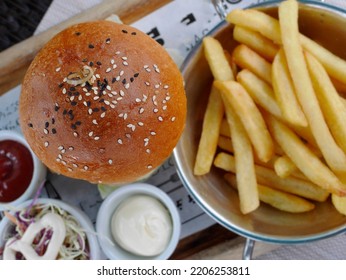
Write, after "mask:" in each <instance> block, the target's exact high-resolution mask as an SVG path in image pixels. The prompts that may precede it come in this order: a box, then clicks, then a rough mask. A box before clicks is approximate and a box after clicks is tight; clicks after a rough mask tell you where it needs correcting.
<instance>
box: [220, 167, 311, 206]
mask: <svg viewBox="0 0 346 280" xmlns="http://www.w3.org/2000/svg"><path fill="white" fill-rule="evenodd" d="M225 179H226V181H227V182H228V183H229V184H230V185H231V186H232V187H233V188H235V189H237V188H238V187H237V182H236V177H235V175H234V174H231V173H226V174H225ZM257 187H258V193H259V198H260V200H261V201H262V202H264V203H267V204H269V205H271V206H272V207H274V208H277V209H279V210H281V211H285V212H290V213H304V212H308V211H311V210H313V209H314V208H315V204H313V203H311V202H309V201H308V200H306V199H303V198H301V197H299V196H295V195H292V194H289V193H285V192H282V191H279V190H276V189H273V188H270V187H267V186H264V185H261V184H259V185H258V186H257Z"/></svg>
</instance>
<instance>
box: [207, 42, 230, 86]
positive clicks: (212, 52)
mask: <svg viewBox="0 0 346 280" xmlns="http://www.w3.org/2000/svg"><path fill="white" fill-rule="evenodd" d="M203 47H204V53H205V57H206V59H207V61H208V64H209V67H210V69H211V72H212V74H213V76H214V78H215V79H216V80H221V81H227V80H234V76H233V72H232V69H231V67H230V66H229V64H228V61H227V58H226V56H225V53H224V50H223V47H222V46H221V44H220V42H219V41H218V40H216V39H215V38H213V37H210V36H206V37H204V38H203Z"/></svg>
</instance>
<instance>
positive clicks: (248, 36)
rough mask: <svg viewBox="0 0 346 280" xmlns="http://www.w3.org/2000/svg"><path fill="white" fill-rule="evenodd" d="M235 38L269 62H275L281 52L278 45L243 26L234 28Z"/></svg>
mask: <svg viewBox="0 0 346 280" xmlns="http://www.w3.org/2000/svg"><path fill="white" fill-rule="evenodd" d="M233 38H234V39H235V40H236V41H238V42H239V43H241V44H244V45H246V46H248V47H249V48H251V49H253V50H254V51H255V52H257V53H259V54H260V55H261V56H262V57H264V58H265V59H266V60H268V61H269V62H272V61H273V59H274V57H275V55H276V53H277V52H278V51H279V47H278V45H276V44H274V43H273V41H271V40H269V39H267V38H266V37H264V36H263V35H262V34H260V33H258V32H255V31H253V30H251V29H248V28H245V27H242V26H235V27H234V30H233Z"/></svg>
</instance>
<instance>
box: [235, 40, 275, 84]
mask: <svg viewBox="0 0 346 280" xmlns="http://www.w3.org/2000/svg"><path fill="white" fill-rule="evenodd" d="M232 57H233V60H234V62H235V63H236V64H237V65H238V66H240V67H241V68H243V69H249V70H250V71H251V72H253V73H254V74H256V75H257V76H258V77H260V78H261V79H263V80H265V81H266V82H268V83H269V84H271V79H272V77H271V76H272V74H271V72H272V69H271V64H270V63H269V62H268V61H266V60H265V59H264V58H263V57H261V56H260V55H259V54H258V53H256V52H255V51H253V50H252V49H250V48H249V47H247V46H245V45H243V44H242V45H239V46H237V47H236V48H235V49H234V50H233V53H232Z"/></svg>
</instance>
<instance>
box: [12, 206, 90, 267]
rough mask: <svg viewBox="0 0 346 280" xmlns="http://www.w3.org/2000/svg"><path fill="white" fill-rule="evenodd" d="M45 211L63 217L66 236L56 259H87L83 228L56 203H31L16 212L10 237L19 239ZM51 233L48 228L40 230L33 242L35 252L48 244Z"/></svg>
mask: <svg viewBox="0 0 346 280" xmlns="http://www.w3.org/2000/svg"><path fill="white" fill-rule="evenodd" d="M47 213H55V214H58V215H60V216H61V217H62V218H63V220H64V223H65V227H66V237H65V240H64V242H63V244H62V246H61V247H60V250H59V254H58V257H57V259H61V260H62V259H63V260H86V259H89V257H90V256H89V248H88V244H87V239H86V232H85V230H84V229H83V228H82V227H81V226H80V224H79V223H78V221H77V220H76V218H75V217H74V216H72V215H71V214H70V213H68V212H67V211H65V210H63V209H61V208H60V207H59V206H57V205H53V204H37V205H32V207H29V208H28V209H23V210H21V211H18V212H16V213H15V217H16V219H17V224H16V226H15V234H14V235H12V236H10V237H13V236H17V238H18V239H20V238H21V237H22V236H23V234H24V232H25V230H26V229H27V227H28V226H29V225H30V224H31V223H33V222H35V221H37V220H39V219H41V218H42V217H43V216H44V215H46V214H47ZM51 235H52V232H51V230H50V229H49V228H46V230H45V231H44V232H42V236H41V237H40V239H39V240H38V241H37V244H35V248H37V251H38V252H37V253H44V252H42V250H44V249H45V248H46V247H47V246H48V244H49V240H50V237H51ZM42 248H43V249H42Z"/></svg>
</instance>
